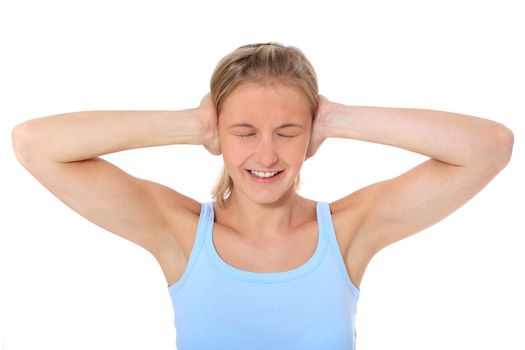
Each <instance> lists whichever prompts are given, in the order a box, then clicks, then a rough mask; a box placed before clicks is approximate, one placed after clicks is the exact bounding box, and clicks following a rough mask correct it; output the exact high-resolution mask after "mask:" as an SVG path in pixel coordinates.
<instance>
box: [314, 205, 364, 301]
mask: <svg viewBox="0 0 525 350" xmlns="http://www.w3.org/2000/svg"><path fill="white" fill-rule="evenodd" d="M317 207H318V218H317V220H319V227H321V228H322V230H323V231H324V232H325V234H326V236H327V240H328V246H329V250H330V251H331V253H332V255H333V256H334V258H335V259H336V262H337V265H338V266H339V270H340V272H341V274H342V275H343V279H344V280H345V281H346V284H347V286H348V288H349V289H350V291H351V292H352V294H353V295H354V297H355V298H356V299H358V298H359V294H360V289H359V288H357V287H356V286H355V285H354V283H353V282H352V280H351V279H350V276H349V275H348V271H347V270H346V264H345V261H344V259H343V255H342V254H341V249H340V248H339V243H338V242H337V236H336V234H335V227H334V222H333V219H332V212H331V211H330V204H329V203H327V202H317Z"/></svg>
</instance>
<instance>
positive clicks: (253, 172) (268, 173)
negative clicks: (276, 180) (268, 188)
mask: <svg viewBox="0 0 525 350" xmlns="http://www.w3.org/2000/svg"><path fill="white" fill-rule="evenodd" d="M246 171H247V172H248V174H250V175H252V176H255V177H258V178H260V179H270V178H272V177H275V176H277V175H279V174H280V173H282V172H283V171H284V170H280V171H257V170H246Z"/></svg>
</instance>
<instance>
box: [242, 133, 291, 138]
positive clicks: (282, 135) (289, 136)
mask: <svg viewBox="0 0 525 350" xmlns="http://www.w3.org/2000/svg"><path fill="white" fill-rule="evenodd" d="M253 135H255V134H248V135H237V136H239V137H249V136H253ZM278 135H279V136H281V137H286V138H292V137H295V135H284V134H278Z"/></svg>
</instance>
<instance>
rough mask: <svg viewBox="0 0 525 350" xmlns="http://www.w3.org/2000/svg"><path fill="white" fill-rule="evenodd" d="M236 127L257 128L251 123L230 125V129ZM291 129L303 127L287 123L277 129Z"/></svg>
mask: <svg viewBox="0 0 525 350" xmlns="http://www.w3.org/2000/svg"><path fill="white" fill-rule="evenodd" d="M235 127H246V128H253V129H256V128H255V126H253V125H252V124H249V123H238V124H233V125H230V128H235ZM290 127H298V128H302V127H303V126H302V125H301V124H294V123H286V124H282V125H280V126H278V127H277V129H283V128H290Z"/></svg>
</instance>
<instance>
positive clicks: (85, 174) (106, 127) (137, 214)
mask: <svg viewBox="0 0 525 350" xmlns="http://www.w3.org/2000/svg"><path fill="white" fill-rule="evenodd" d="M12 141H13V149H14V152H15V155H16V157H17V159H18V160H19V162H20V163H21V164H22V165H23V166H24V167H25V168H26V169H27V170H28V171H29V172H30V173H31V174H32V175H33V176H34V177H35V178H36V179H37V180H38V181H39V182H40V183H42V185H44V186H45V187H46V188H47V189H48V190H49V191H50V192H52V193H53V194H54V195H55V196H57V197H58V198H59V199H60V200H61V201H62V202H64V203H65V204H66V205H68V206H69V207H70V208H72V209H73V210H74V211H76V212H77V213H79V214H80V215H82V216H84V217H85V218H87V219H88V220H90V221H91V222H93V223H95V224H96V225H98V226H100V227H102V228H104V229H106V230H108V231H110V232H113V233H115V234H117V235H119V236H122V237H123V238H126V239H128V240H130V241H133V242H135V243H137V244H139V245H140V246H142V247H144V248H145V249H147V250H148V251H150V252H151V253H152V254H153V255H154V256H156V257H157V258H159V257H161V256H162V255H164V253H165V252H163V251H162V250H163V249H166V248H165V247H169V246H172V244H171V245H170V242H172V241H173V239H176V240H179V237H178V236H177V235H178V234H179V233H180V232H187V231H186V230H187V229H190V227H188V225H190V222H189V221H188V215H189V214H190V213H192V212H193V213H195V212H198V211H199V209H200V204H199V203H198V202H197V201H194V200H193V199H191V198H189V197H186V196H184V195H182V194H180V193H178V192H176V191H174V190H172V189H170V188H169V187H166V186H163V185H161V184H157V183H154V182H151V181H147V180H143V179H140V178H136V177H134V176H131V175H130V174H128V173H126V172H124V171H123V170H121V169H120V168H118V167H116V166H115V165H113V164H111V163H110V162H108V161H106V160H104V159H102V158H100V157H99V156H100V155H104V154H109V153H114V152H118V151H123V150H128V149H134V148H142V147H152V146H161V145H171V144H195V145H197V144H202V145H204V146H205V147H206V148H207V149H208V150H209V151H210V152H211V153H212V154H220V147H219V146H218V136H217V131H216V115H215V111H214V109H213V107H212V106H211V101H210V100H209V97H205V98H204V99H203V101H202V102H201V106H199V107H198V108H193V109H186V110H179V111H85V112H74V113H67V114H59V115H53V116H48V117H43V118H37V119H32V120H28V121H26V122H23V123H21V124H19V125H17V126H16V127H15V128H14V129H13V132H12ZM174 222H175V223H177V224H176V225H174V224H173V223H174Z"/></svg>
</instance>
